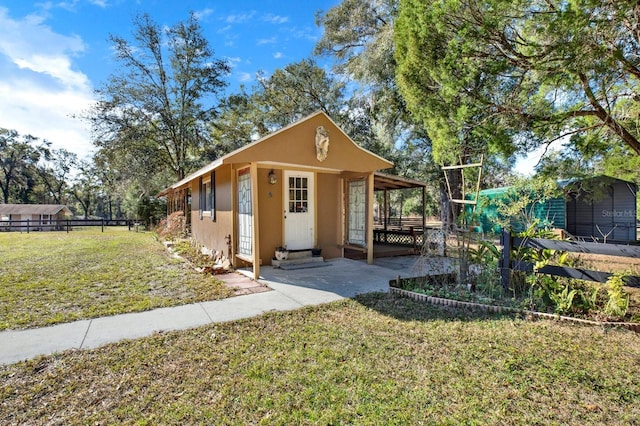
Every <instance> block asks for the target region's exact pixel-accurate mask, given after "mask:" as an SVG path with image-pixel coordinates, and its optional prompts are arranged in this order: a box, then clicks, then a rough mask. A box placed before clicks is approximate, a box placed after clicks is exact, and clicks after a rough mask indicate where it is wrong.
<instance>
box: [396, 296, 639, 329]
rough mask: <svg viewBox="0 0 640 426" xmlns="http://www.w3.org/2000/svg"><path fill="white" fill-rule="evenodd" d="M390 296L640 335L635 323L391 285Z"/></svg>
mask: <svg viewBox="0 0 640 426" xmlns="http://www.w3.org/2000/svg"><path fill="white" fill-rule="evenodd" d="M389 294H393V295H397V296H400V297H407V298H410V299H413V300H417V301H420V302H427V303H430V304H432V305H442V306H451V307H453V308H466V309H480V310H483V311H487V312H495V313H504V312H511V313H518V314H523V315H530V316H533V317H537V318H544V319H550V320H556V321H567V322H573V323H578V324H585V325H592V326H593V325H595V326H601V327H619V328H625V329H627V330H631V331H634V332H636V333H640V324H639V323H633V322H608V321H594V320H586V319H582V318H573V317H567V316H563V315H557V314H548V313H545V312H536V311H528V310H525V309H518V308H511V307H508V306H499V305H485V304H483V303H476V302H463V301H461V300H454V299H445V298H442V297H433V296H427V295H426V294H422V293H416V292H413V291H409V290H404V289H401V288H397V287H393V286H392V285H389Z"/></svg>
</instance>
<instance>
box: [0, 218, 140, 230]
mask: <svg viewBox="0 0 640 426" xmlns="http://www.w3.org/2000/svg"><path fill="white" fill-rule="evenodd" d="M95 226H99V227H101V229H102V232H104V227H105V226H127V227H129V230H131V229H132V228H133V227H135V228H136V230H137V227H138V225H137V224H136V223H134V222H133V221H132V220H127V219H116V220H109V219H51V220H37V219H25V220H3V221H0V231H19V232H26V233H29V232H32V231H66V232H69V231H71V230H72V229H74V228H76V229H77V228H84V227H95Z"/></svg>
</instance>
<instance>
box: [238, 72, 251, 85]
mask: <svg viewBox="0 0 640 426" xmlns="http://www.w3.org/2000/svg"><path fill="white" fill-rule="evenodd" d="M238 80H239V81H241V82H243V83H246V82H248V81H252V80H253V74H251V73H249V72H239V73H238Z"/></svg>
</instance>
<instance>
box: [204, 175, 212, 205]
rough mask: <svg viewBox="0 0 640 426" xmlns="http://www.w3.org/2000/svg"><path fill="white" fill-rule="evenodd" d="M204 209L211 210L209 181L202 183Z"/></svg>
mask: <svg viewBox="0 0 640 426" xmlns="http://www.w3.org/2000/svg"><path fill="white" fill-rule="evenodd" d="M203 191H204V211H205V212H210V211H211V181H209V182H205V183H204V189H203Z"/></svg>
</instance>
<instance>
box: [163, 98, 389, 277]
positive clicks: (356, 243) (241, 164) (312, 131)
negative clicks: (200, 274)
mask: <svg viewBox="0 0 640 426" xmlns="http://www.w3.org/2000/svg"><path fill="white" fill-rule="evenodd" d="M392 166H393V164H392V163H391V162H389V161H387V160H385V159H384V158H381V157H379V156H377V155H376V154H373V153H372V152H369V151H367V150H365V149H363V148H361V147H360V146H358V145H357V144H356V143H355V142H354V141H353V140H351V139H350V138H349V136H347V135H346V134H345V133H344V132H343V131H342V130H341V129H340V128H339V127H338V126H337V125H336V124H335V123H334V122H333V121H332V120H331V118H329V116H327V115H326V114H325V113H324V112H320V111H319V112H316V113H314V114H312V115H310V116H308V117H306V118H304V119H302V120H300V121H298V122H296V123H293V124H291V125H289V126H287V127H285V128H282V129H280V130H278V131H276V132H274V133H272V134H270V135H268V136H265V137H263V138H262V139H259V140H257V141H255V142H253V143H251V144H249V145H246V146H244V147H242V148H240V149H238V150H236V151H234V152H231V153H230V154H227V155H225V156H223V157H221V158H219V159H217V160H215V161H213V162H212V163H210V164H209V165H207V166H205V167H203V168H201V169H200V170H198V171H196V172H195V173H192V174H191V175H189V176H187V177H186V178H184V179H182V180H181V181H180V182H177V183H175V184H174V185H172V186H170V187H169V188H167V189H165V190H164V191H162V192H161V193H160V194H159V195H160V196H166V197H167V200H168V211H169V213H172V212H175V211H181V210H182V211H185V214H186V215H187V216H188V217H187V220H188V221H190V224H191V233H192V236H193V238H194V239H195V240H196V241H198V242H199V243H201V244H202V245H203V246H205V247H207V248H209V249H211V250H216V251H219V252H221V253H223V254H225V256H227V257H228V258H229V259H231V261H232V263H233V264H234V265H235V266H242V265H244V266H248V265H252V266H253V274H254V276H255V277H258V276H259V273H260V265H261V264H270V262H271V259H272V258H273V256H274V252H275V250H276V248H277V247H280V246H284V247H286V248H287V249H288V250H306V249H312V248H317V247H320V248H321V249H322V256H323V257H324V258H336V257H343V256H344V248H345V247H356V248H359V249H362V250H363V251H365V252H366V253H367V260H368V262H369V263H373V201H374V197H373V194H374V172H375V171H376V170H381V169H387V168H389V167H392Z"/></svg>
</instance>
